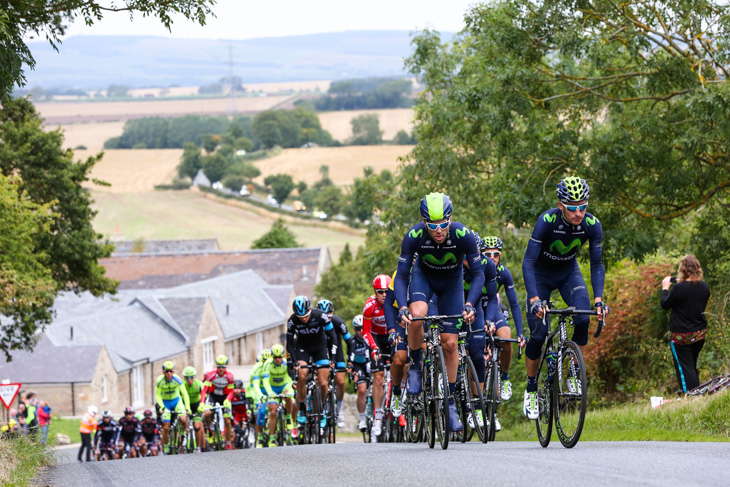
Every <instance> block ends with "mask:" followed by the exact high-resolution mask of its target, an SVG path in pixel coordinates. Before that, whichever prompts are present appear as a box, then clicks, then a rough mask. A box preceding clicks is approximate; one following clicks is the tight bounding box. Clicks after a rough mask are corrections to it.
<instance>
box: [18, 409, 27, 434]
mask: <svg viewBox="0 0 730 487" xmlns="http://www.w3.org/2000/svg"><path fill="white" fill-rule="evenodd" d="M26 416H27V413H26V407H25V402H23V401H20V403H19V404H18V413H17V415H16V417H15V419H17V421H18V426H20V432H21V433H22V434H23V436H25V417H26Z"/></svg>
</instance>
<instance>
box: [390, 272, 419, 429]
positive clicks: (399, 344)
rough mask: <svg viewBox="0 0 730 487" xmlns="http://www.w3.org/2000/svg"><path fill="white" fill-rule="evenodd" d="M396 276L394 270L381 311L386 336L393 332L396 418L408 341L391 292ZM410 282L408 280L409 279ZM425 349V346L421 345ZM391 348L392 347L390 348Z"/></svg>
mask: <svg viewBox="0 0 730 487" xmlns="http://www.w3.org/2000/svg"><path fill="white" fill-rule="evenodd" d="M397 274H398V271H397V270H396V271H395V272H394V273H393V277H392V278H391V280H390V286H388V292H387V293H385V302H384V303H383V311H384V312H385V324H386V326H387V327H388V336H389V337H391V336H392V335H391V333H392V332H395V342H396V346H395V350H394V355H393V360H392V362H391V365H390V375H391V378H392V380H393V407H392V410H393V416H395V417H396V418H398V417H399V416H400V414H401V410H400V400H401V393H402V388H403V387H404V385H403V384H404V383H405V381H404V380H403V377H404V376H405V373H406V369H407V367H408V341H407V340H406V329H405V327H404V325H403V323H401V322H400V317H399V316H398V302H397V301H396V300H395V292H394V291H393V289H394V285H395V277H396V275H397ZM409 280H410V278H409ZM422 347H425V344H423V345H422ZM391 348H392V347H391Z"/></svg>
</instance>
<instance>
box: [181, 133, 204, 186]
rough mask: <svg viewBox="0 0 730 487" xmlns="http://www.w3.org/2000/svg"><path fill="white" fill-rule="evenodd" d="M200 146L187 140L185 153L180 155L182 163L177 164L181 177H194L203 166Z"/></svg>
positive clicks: (184, 147)
mask: <svg viewBox="0 0 730 487" xmlns="http://www.w3.org/2000/svg"><path fill="white" fill-rule="evenodd" d="M200 152H201V151H200V147H198V146H197V145H195V144H194V143H192V142H185V145H184V146H183V154H182V156H181V157H180V165H178V166H177V173H178V175H179V176H180V177H181V178H184V177H186V176H187V177H189V178H190V179H194V178H195V175H196V174H198V171H199V170H200V169H201V168H202V167H203V165H202V163H201V161H200Z"/></svg>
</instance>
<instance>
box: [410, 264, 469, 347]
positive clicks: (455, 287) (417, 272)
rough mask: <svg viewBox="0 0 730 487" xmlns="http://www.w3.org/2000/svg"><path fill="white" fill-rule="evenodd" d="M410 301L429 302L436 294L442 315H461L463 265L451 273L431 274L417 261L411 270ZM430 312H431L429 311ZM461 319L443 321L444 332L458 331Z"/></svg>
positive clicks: (438, 309) (462, 304)
mask: <svg viewBox="0 0 730 487" xmlns="http://www.w3.org/2000/svg"><path fill="white" fill-rule="evenodd" d="M408 294H409V296H408V297H409V301H410V302H411V303H413V302H415V301H421V302H424V303H428V302H429V301H430V300H431V298H432V296H436V297H437V298H438V299H437V302H436V311H437V313H438V314H440V315H460V314H461V312H462V311H463V309H464V279H463V272H462V269H461V267H459V270H458V271H456V272H452V273H451V274H443V275H441V274H439V275H434V274H429V273H426V272H424V271H423V269H421V266H420V265H419V264H418V263H416V264H415V265H414V266H413V268H412V270H411V283H410V285H409V287H408ZM429 314H431V312H430V311H429ZM461 321H462V320H461V319H458V320H446V321H443V322H442V325H443V327H444V329H443V332H442V333H458V332H459V330H458V328H459V327H460V326H461Z"/></svg>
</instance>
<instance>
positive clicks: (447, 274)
mask: <svg viewBox="0 0 730 487" xmlns="http://www.w3.org/2000/svg"><path fill="white" fill-rule="evenodd" d="M420 212H421V217H422V218H423V221H422V222H419V223H417V224H416V225H414V226H413V227H412V228H411V229H410V230H409V231H408V233H407V234H406V235H405V237H404V238H403V243H402V244H401V253H400V257H399V259H398V270H397V274H396V278H395V286H394V292H395V299H396V301H397V302H398V305H399V306H400V310H399V311H398V314H399V316H400V318H401V320H402V322H403V323H404V324H405V326H408V349H409V355H410V358H411V366H410V369H409V371H408V393H409V394H418V393H420V392H421V374H422V372H421V345H422V344H423V324H422V322H421V321H416V322H413V323H412V322H411V320H412V319H413V317H420V316H426V313H427V312H428V302H429V300H430V299H431V296H432V295H435V296H437V297H438V312H439V314H443V315H455V314H461V315H462V316H463V318H461V319H459V320H458V321H459V322H461V321H462V320H463V321H464V322H466V323H469V324H470V323H471V322H472V321H473V320H474V316H475V309H474V304H476V303H478V302H479V299H480V298H481V293H482V287H483V286H484V265H483V264H482V258H481V256H480V255H479V249H478V247H477V243H476V240H474V235H473V234H472V231H471V230H469V229H468V228H467V227H466V226H465V225H463V224H461V223H459V222H452V221H451V213H452V205H451V199H450V198H449V197H448V196H446V195H445V194H443V193H431V194H429V195H427V196H426V197H425V198H423V199H422V200H421V204H420ZM416 253H418V258H416V260H415V262H414V260H413V257H414V255H415V254H416ZM465 258H466V259H467V261H468V262H469V280H470V281H471V289H470V290H469V294H468V296H467V299H466V302H464V279H463V271H462V262H463V261H464V259H465ZM408 276H410V283H409V281H408ZM406 303H410V305H409V306H406ZM459 322H457V321H455V320H446V321H443V322H442V324H443V327H444V328H443V332H442V333H441V345H442V347H443V351H444V361H445V365H446V373H447V375H448V377H449V391H450V397H449V429H450V430H451V431H460V430H461V429H462V424H461V421H459V415H458V413H457V412H456V406H455V404H454V399H453V393H454V388H455V387H456V371H457V368H458V362H459V353H458V350H457V341H458V333H459V326H460V325H461V323H459Z"/></svg>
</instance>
